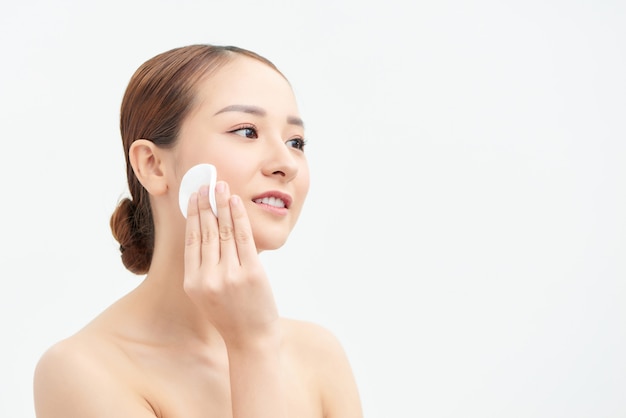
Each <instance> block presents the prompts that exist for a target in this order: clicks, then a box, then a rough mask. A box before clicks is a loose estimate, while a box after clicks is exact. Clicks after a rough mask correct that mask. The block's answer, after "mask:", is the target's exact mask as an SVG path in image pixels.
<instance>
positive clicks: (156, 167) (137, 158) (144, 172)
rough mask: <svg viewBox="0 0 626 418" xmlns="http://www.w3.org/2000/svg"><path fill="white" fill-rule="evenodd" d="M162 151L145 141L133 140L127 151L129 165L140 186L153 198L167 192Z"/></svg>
mask: <svg viewBox="0 0 626 418" xmlns="http://www.w3.org/2000/svg"><path fill="white" fill-rule="evenodd" d="M163 151H164V150H162V149H160V148H159V147H157V146H156V145H155V144H154V143H153V142H152V141H148V140H147V139H137V140H135V141H134V142H133V143H132V144H131V146H130V150H129V151H128V158H129V160H130V165H131V166H132V167H133V171H134V172H135V176H136V177H137V180H139V182H140V183H141V185H142V186H143V187H144V188H145V189H146V190H147V191H148V193H150V194H151V195H154V196H159V195H162V194H164V193H165V192H166V191H167V179H166V177H165V166H164V161H163V158H162V157H163V156H162V155H161V154H162V153H163Z"/></svg>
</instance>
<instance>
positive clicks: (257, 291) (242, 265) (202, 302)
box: [184, 181, 278, 348]
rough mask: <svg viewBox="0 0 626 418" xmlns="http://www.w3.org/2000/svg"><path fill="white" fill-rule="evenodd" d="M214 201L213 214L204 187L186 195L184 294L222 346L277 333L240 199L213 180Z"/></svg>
mask: <svg viewBox="0 0 626 418" xmlns="http://www.w3.org/2000/svg"><path fill="white" fill-rule="evenodd" d="M215 199H216V202H217V214H218V217H217V218H216V217H215V215H214V214H213V212H212V211H211V208H210V204H209V196H208V186H203V187H202V188H200V190H199V192H198V193H195V194H193V195H192V196H191V197H190V199H189V206H188V209H187V227H186V232H185V234H186V237H185V276H184V289H185V292H186V293H187V295H189V297H190V298H191V299H192V300H193V302H194V303H195V304H196V305H197V306H198V307H199V308H200V309H201V310H202V311H203V312H204V313H205V314H206V317H207V319H208V320H209V321H210V322H211V323H212V324H213V325H214V326H215V327H216V328H217V330H218V331H219V333H220V334H221V335H222V338H224V342H225V343H226V345H227V347H229V348H233V347H234V348H242V347H245V346H246V345H249V344H258V343H261V342H263V341H265V340H266V339H267V338H271V339H273V338H275V337H277V336H278V312H277V309H276V303H275V302H274V296H273V294H272V290H271V287H270V285H269V281H268V279H267V276H266V275H265V271H264V269H263V266H262V264H261V261H260V259H259V256H258V253H257V249H256V245H255V243H254V238H253V235H252V228H251V226H250V221H249V220H248V215H247V212H246V210H245V207H244V205H243V202H242V201H241V198H240V197H239V196H236V195H231V194H230V191H229V188H228V185H227V184H226V183H225V182H222V181H220V182H218V183H217V184H216V187H215ZM274 341H275V340H274Z"/></svg>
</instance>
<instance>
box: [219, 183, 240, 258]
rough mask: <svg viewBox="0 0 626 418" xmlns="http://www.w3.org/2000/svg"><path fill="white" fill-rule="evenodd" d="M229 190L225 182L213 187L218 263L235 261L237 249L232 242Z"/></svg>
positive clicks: (232, 229)
mask: <svg viewBox="0 0 626 418" xmlns="http://www.w3.org/2000/svg"><path fill="white" fill-rule="evenodd" d="M229 199H230V190H229V187H228V184H227V183H226V182H223V181H220V182H218V183H217V184H216V185H215V202H216V204H217V224H218V225H217V227H218V233H219V240H220V263H223V262H232V263H236V264H239V261H238V260H237V247H236V245H235V240H234V236H233V233H234V228H233V220H232V218H231V214H230V204H229V203H228V201H229Z"/></svg>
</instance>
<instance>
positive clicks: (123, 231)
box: [110, 45, 280, 274]
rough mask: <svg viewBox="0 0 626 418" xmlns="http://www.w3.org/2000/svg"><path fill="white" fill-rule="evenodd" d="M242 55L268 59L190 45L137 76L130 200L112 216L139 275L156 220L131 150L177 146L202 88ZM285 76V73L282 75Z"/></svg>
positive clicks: (128, 110) (129, 124)
mask: <svg viewBox="0 0 626 418" xmlns="http://www.w3.org/2000/svg"><path fill="white" fill-rule="evenodd" d="M237 55H244V56H248V57H251V58H254V59H256V60H259V61H261V62H263V63H265V64H267V65H269V66H270V67H272V68H273V69H275V70H276V71H278V69H277V68H276V66H275V65H274V64H273V63H272V62H270V61H269V60H267V59H266V58H264V57H262V56H260V55H258V54H256V53H254V52H252V51H249V50H246V49H242V48H238V47H235V46H215V45H189V46H184V47H180V48H174V49H172V50H169V51H166V52H163V53H161V54H159V55H156V56H155V57H153V58H151V59H149V60H148V61H146V62H145V63H143V64H142V65H141V66H140V67H139V68H138V69H137V71H136V72H135V74H134V75H133V76H132V77H131V79H130V82H129V83H128V87H127V88H126V92H125V94H124V98H123V99H122V106H121V112H120V131H121V134H122V143H123V146H124V154H125V156H126V177H127V180H128V187H129V191H130V198H124V199H122V200H121V201H120V202H119V204H118V205H117V207H116V209H115V211H114V212H113V215H112V216H111V221H110V225H111V231H112V232H113V236H114V237H115V239H116V240H117V241H118V242H119V243H120V252H121V253H122V262H123V263H124V266H126V268H127V269H128V270H130V271H131V272H133V273H135V274H145V273H147V272H148V269H149V268H150V263H151V262H152V253H153V251H154V221H153V218H152V208H151V206H150V199H149V194H148V192H147V191H146V189H144V188H143V186H142V185H141V183H139V181H138V180H137V177H136V176H135V173H134V171H133V168H132V166H131V165H130V159H129V155H128V153H129V150H130V146H131V144H132V143H133V142H134V141H135V140H136V139H147V140H150V141H152V142H153V143H154V144H156V145H157V146H159V147H171V146H173V145H174V144H175V143H176V140H177V139H178V134H179V131H180V127H181V124H182V122H183V121H184V119H185V117H186V116H187V115H188V114H189V113H190V111H191V110H192V109H193V106H194V99H195V93H196V86H197V85H198V83H199V82H200V81H201V80H203V79H204V77H206V76H208V75H210V74H211V73H212V72H214V71H216V70H217V69H219V68H221V67H222V66H223V65H224V64H226V63H228V62H230V61H231V60H232V59H234V58H235V57H236V56H237ZM278 72H279V73H280V71H278Z"/></svg>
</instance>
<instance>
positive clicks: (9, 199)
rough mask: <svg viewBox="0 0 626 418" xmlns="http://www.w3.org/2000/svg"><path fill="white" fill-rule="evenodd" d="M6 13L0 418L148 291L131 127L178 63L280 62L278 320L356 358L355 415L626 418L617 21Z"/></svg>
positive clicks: (624, 188) (559, 6) (445, 4)
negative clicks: (92, 325) (295, 175)
mask: <svg viewBox="0 0 626 418" xmlns="http://www.w3.org/2000/svg"><path fill="white" fill-rule="evenodd" d="M369 3H370V4H372V5H370V6H368V5H367V4H368V2H357V1H352V2H345V1H343V2H342V1H331V0H321V1H308V2H294V1H287V0H278V1H273V2H267V3H265V2H263V1H258V0H238V1H237V0H234V1H220V2H207V1H204V2H203V1H198V0H193V1H192V0H178V1H171V2H166V1H154V0H153V1H150V0H143V1H134V2H133V1H119V0H117V1H109V2H102V4H101V5H96V4H95V2H81V1H78V0H75V1H71V0H56V1H54V2H51V1H50V2H44V1H24V2H21V3H20V4H19V5H18V2H9V1H7V0H3V1H2V4H1V5H0V47H1V49H0V54H1V57H2V58H1V62H2V65H0V134H1V136H2V145H3V146H2V151H0V179H1V181H2V205H1V209H0V210H1V211H2V212H1V213H2V216H1V217H0V231H1V236H2V238H1V241H0V242H1V246H2V248H1V249H0V250H1V251H0V277H1V282H0V309H1V311H0V331H1V332H2V334H1V335H2V345H1V348H0V353H1V357H0V416H3V417H32V416H34V412H33V408H32V392H31V382H32V371H33V367H34V365H35V363H36V361H37V359H38V358H39V356H40V355H41V353H42V352H43V350H45V349H46V348H47V347H48V346H49V345H50V344H52V343H53V342H55V341H57V340H59V339H61V338H63V337H66V336H68V335H69V334H71V333H73V332H74V331H76V330H77V329H78V328H80V327H82V326H83V325H84V324H85V323H86V322H87V321H89V320H90V319H91V318H92V317H93V316H95V315H96V314H97V313H99V312H100V311H101V310H102V309H104V308H105V307H106V306H107V305H109V304H110V303H111V302H112V301H114V300H115V299H117V298H118V297H120V296H121V295H122V294H124V293H125V292H126V291H128V290H130V289H131V288H133V287H134V286H135V285H136V284H137V283H138V282H139V278H137V277H135V276H133V275H131V274H130V273H127V272H126V271H125V270H124V269H123V267H122V265H121V262H120V261H119V256H118V252H117V246H116V243H115V241H114V240H113V238H112V237H111V234H110V232H109V227H108V222H109V216H110V214H111V212H112V210H113V208H114V206H115V204H116V201H117V199H118V197H119V196H120V195H122V194H123V193H125V191H126V185H125V182H124V181H125V180H124V166H123V153H122V147H121V141H120V139H119V134H118V130H117V127H118V120H117V116H118V111H119V104H120V100H121V96H122V93H123V90H124V88H125V87H126V83H127V81H128V79H129V78H130V76H131V74H132V72H133V71H134V70H135V68H136V67H137V66H138V65H140V64H141V63H142V62H143V61H144V60H146V59H147V58H149V57H151V56H153V55H154V54H156V53H158V52H162V51H164V50H166V49H169V48H172V47H175V46H181V45H185V44H190V43H217V44H234V45H239V46H243V47H246V48H250V49H253V50H255V51H257V52H260V53H261V54H263V55H266V56H268V57H269V58H270V59H272V60H273V61H274V62H275V63H276V64H277V65H278V66H279V67H280V68H281V69H282V70H283V71H284V72H285V73H286V75H287V76H288V78H289V79H290V80H291V82H292V84H293V85H294V87H295V89H296V93H297V95H298V97H299V101H300V104H301V110H302V115H303V117H304V119H305V120H306V123H307V129H308V131H307V133H308V136H309V148H308V151H307V152H308V156H309V161H310V164H311V169H312V174H313V182H312V189H311V192H310V195H309V201H308V202H307V204H308V206H306V207H305V211H304V213H303V216H302V219H301V223H300V224H299V225H298V226H297V228H296V230H295V231H294V233H293V236H292V240H291V241H290V242H289V243H288V244H287V246H286V247H285V248H284V249H282V250H280V251H279V252H276V253H272V254H265V255H264V256H263V257H264V260H265V261H266V266H267V269H268V271H269V273H270V275H271V277H272V281H273V285H274V289H275V292H276V296H277V299H278V303H279V307H280V309H281V310H282V312H283V313H284V314H285V315H286V316H291V317H296V318H301V319H307V320H311V321H315V322H319V323H322V324H323V325H325V326H327V327H328V328H330V329H331V330H332V331H333V332H335V334H337V336H338V337H339V338H340V339H341V340H342V342H343V343H344V346H345V348H346V350H347V351H348V354H349V356H350V358H351V361H352V364H353V367H354V371H355V374H356V377H357V379H358V383H359V386H360V390H361V393H362V397H363V405H364V409H365V413H366V416H367V417H369V418H378V417H380V418H386V417H429V418H430V417H464V418H467V417H480V418H484V417H507V418H509V417H533V418H537V417H546V418H548V417H550V418H554V417H568V418H575V417H594V418H595V417H611V418H612V417H623V416H626V400H625V398H624V393H625V392H626V356H624V353H626V326H625V325H626V324H625V319H626V303H624V302H625V301H626V280H625V279H626V221H625V215H626V164H625V160H626V118H625V115H626V77H625V76H624V74H626V29H625V28H626V3H624V2H621V1H617V0H615V1H609V0H604V1H579V2H571V1H555V0H547V1H538V0H531V1H524V2H521V1H520V2H514V1H487V0H480V1H473V2H472V1H452V0H445V1H438V2H434V1H429V2H426V1H418V2H411V1H408V0H404V1H399V0H391V1H385V2H369Z"/></svg>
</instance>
